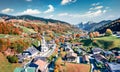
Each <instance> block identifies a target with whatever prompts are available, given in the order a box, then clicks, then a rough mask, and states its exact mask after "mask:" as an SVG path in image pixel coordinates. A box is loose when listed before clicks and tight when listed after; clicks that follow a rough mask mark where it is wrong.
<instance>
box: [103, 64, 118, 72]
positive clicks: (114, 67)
mask: <svg viewBox="0 0 120 72" xmlns="http://www.w3.org/2000/svg"><path fill="white" fill-rule="evenodd" d="M105 66H106V67H107V69H108V70H109V72H120V64H118V63H106V64H105Z"/></svg>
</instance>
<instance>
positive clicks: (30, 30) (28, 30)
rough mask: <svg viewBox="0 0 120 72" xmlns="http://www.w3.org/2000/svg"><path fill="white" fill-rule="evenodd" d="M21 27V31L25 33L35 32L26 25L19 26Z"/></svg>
mask: <svg viewBox="0 0 120 72" xmlns="http://www.w3.org/2000/svg"><path fill="white" fill-rule="evenodd" d="M20 28H21V29H23V31H24V32H25V33H36V32H35V31H34V30H33V29H29V28H27V27H24V26H20Z"/></svg>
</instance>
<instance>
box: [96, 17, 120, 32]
mask: <svg viewBox="0 0 120 72" xmlns="http://www.w3.org/2000/svg"><path fill="white" fill-rule="evenodd" d="M108 28H109V29H111V30H112V31H114V32H116V31H120V18H119V19H116V20H114V21H112V22H110V23H108V24H105V25H103V26H101V27H100V28H97V29H96V31H99V32H100V33H104V32H105V31H106V29H108Z"/></svg>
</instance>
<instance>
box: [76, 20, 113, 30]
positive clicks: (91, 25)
mask: <svg viewBox="0 0 120 72" xmlns="http://www.w3.org/2000/svg"><path fill="white" fill-rule="evenodd" d="M110 22H111V20H103V21H101V22H98V23H96V22H91V21H89V22H87V23H80V24H77V25H76V26H77V27H78V28H80V29H82V30H86V31H94V30H95V29H97V28H99V27H101V26H103V25H105V24H108V23H110Z"/></svg>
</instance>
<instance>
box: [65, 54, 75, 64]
mask: <svg viewBox="0 0 120 72" xmlns="http://www.w3.org/2000/svg"><path fill="white" fill-rule="evenodd" d="M66 59H67V61H68V62H77V54H76V53H73V52H69V53H68V54H67V55H66Z"/></svg>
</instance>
